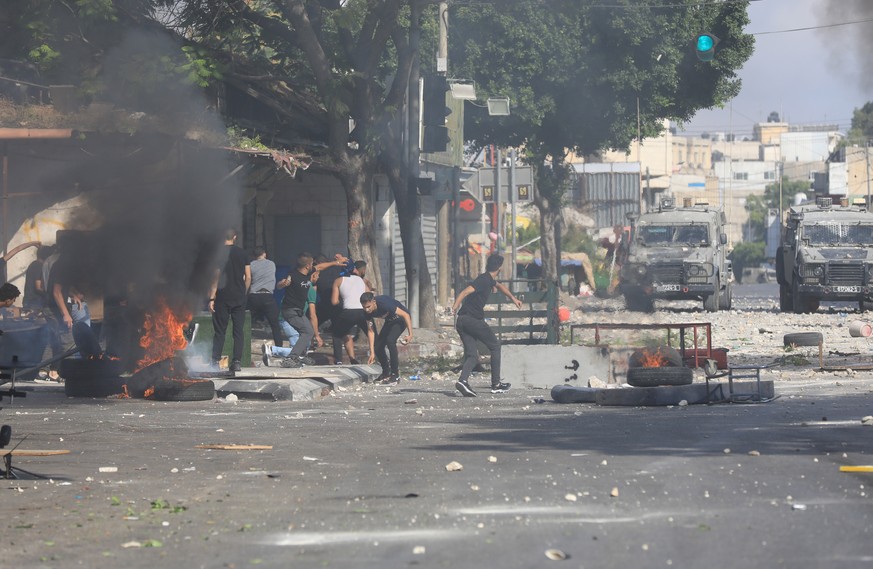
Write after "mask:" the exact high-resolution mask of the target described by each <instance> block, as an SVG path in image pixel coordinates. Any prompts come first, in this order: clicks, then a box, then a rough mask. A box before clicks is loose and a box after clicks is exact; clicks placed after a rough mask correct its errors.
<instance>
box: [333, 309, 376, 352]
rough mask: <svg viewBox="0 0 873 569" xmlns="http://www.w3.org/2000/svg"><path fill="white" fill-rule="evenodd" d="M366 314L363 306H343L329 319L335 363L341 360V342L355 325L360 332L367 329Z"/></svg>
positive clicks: (350, 333)
mask: <svg viewBox="0 0 873 569" xmlns="http://www.w3.org/2000/svg"><path fill="white" fill-rule="evenodd" d="M368 325H369V324H368V323H367V314H366V313H365V312H364V309H363V308H343V309H342V310H341V311H340V312H339V313H338V314H337V313H335V314H334V317H333V319H332V320H331V326H330V335H331V337H332V338H333V359H334V362H336V364H337V365H339V364H341V363H342V361H343V342H344V341H345V338H346V336H351V335H353V334H354V333H355V332H354V330H355V326H357V327H358V328H359V329H360V330H361V332H366V331H367V326H368Z"/></svg>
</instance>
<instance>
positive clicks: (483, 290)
mask: <svg viewBox="0 0 873 569" xmlns="http://www.w3.org/2000/svg"><path fill="white" fill-rule="evenodd" d="M496 284H497V281H495V280H494V277H492V276H491V273H482V274H481V275H479V276H478V277H476V280H474V281H473V282H472V283H470V286H472V287H473V289H474V292H472V293H470V294H469V295H467V297H466V298H465V299H464V304H462V305H461V309H460V310H458V315H459V316H460V315H462V314H463V315H465V316H471V317H473V318H478V319H479V320H484V319H485V305H486V304H488V297H489V296H491V290H492V289H493V288H494V285H496Z"/></svg>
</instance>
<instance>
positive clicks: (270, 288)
mask: <svg viewBox="0 0 873 569" xmlns="http://www.w3.org/2000/svg"><path fill="white" fill-rule="evenodd" d="M236 240H237V233H236V231H235V230H234V229H229V230H228V231H227V233H226V234H225V242H224V249H223V252H222V256H221V261H220V262H219V266H221V267H222V268H221V270H219V271H217V272H216V275H215V279H214V281H213V285H212V288H211V289H210V295H209V304H208V306H209V310H210V312H212V324H213V329H214V336H213V342H212V354H211V355H212V364H213V365H217V364H218V362H219V360H220V358H221V354H222V352H223V350H224V343H225V335H226V333H227V327H228V325H231V326H232V337H233V348H232V355H231V360H230V369H231V371H235V372H236V371H240V370H241V368H242V355H243V342H244V335H243V331H244V319H245V312H246V310H249V311H250V312H251V314H252V317H253V319H263V320H265V321H266V323H267V324H268V325H269V327H270V331H271V335H272V340H271V341H269V342H265V343H264V344H263V346H262V349H263V355H262V358H263V363H264V365H267V366H276V365H278V366H282V367H287V368H296V367H301V366H305V365H315V363H316V361H315V360H314V359H313V358H312V357H311V356H310V354H311V353H312V351H313V350H314V349H317V348H320V347H322V346H324V344H325V342H324V339H323V337H322V333H325V334H329V335H330V338H331V344H332V348H333V361H332V362H331V363H333V364H342V363H343V360H344V356H343V350H345V353H346V356H347V357H348V362H349V363H351V364H357V363H359V360H358V357H357V354H356V352H355V337H356V336H357V334H359V333H363V334H366V336H367V342H368V355H367V363H374V362H375V361H377V360H378V361H379V364H380V365H381V366H382V374H381V375H380V376H379V377H378V378H377V380H376V381H378V382H380V383H383V384H388V385H391V384H396V383H397V382H398V381H399V362H398V356H397V341H398V339H399V337H400V334H402V332H403V331H404V330H407V336H406V338H405V341H407V342H408V341H409V340H411V339H412V321H411V319H410V316H409V311H408V310H407V308H406V307H405V306H403V305H402V304H401V303H399V302H398V301H397V300H395V299H393V298H391V297H389V296H385V295H375V294H374V293H373V290H372V286H371V285H370V283H369V281H367V280H366V270H367V264H366V262H364V261H352V260H350V259H348V258H346V257H345V256H343V255H339V254H337V255H335V256H334V258H333V259H327V258H326V257H324V256H318V257H314V256H313V255H312V254H311V253H306V252H303V253H300V254H298V255H297V260H296V264H295V266H294V267H293V268H292V269H291V271H290V272H289V273H288V275H287V276H286V277H284V278H282V279H279V280H277V278H276V264H275V263H274V262H273V261H271V260H270V259H268V258H267V251H266V250H265V249H264V248H263V247H256V248H255V249H254V250H253V251H252V254H251V255H250V256H247V255H246V253H245V252H244V251H243V249H242V248H240V247H239V246H238V245H237V244H236ZM276 291H283V294H282V301H281V304H279V303H277V302H276V300H275V298H276V295H275V293H276ZM376 318H380V319H384V321H385V323H384V324H383V325H382V327H381V330H380V331H379V333H378V335H377V333H376V328H377V327H376V324H375V323H374V319H376ZM286 341H287V343H288V346H287V347H286V346H285V343H286Z"/></svg>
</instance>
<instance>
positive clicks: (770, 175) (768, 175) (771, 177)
mask: <svg viewBox="0 0 873 569" xmlns="http://www.w3.org/2000/svg"><path fill="white" fill-rule="evenodd" d="M764 179H765V180H775V179H776V172H764Z"/></svg>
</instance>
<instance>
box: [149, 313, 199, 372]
mask: <svg viewBox="0 0 873 569" xmlns="http://www.w3.org/2000/svg"><path fill="white" fill-rule="evenodd" d="M190 321H191V313H190V312H188V311H181V313H179V314H177V313H176V312H174V311H173V310H172V309H171V308H170V307H169V306H167V301H166V300H165V299H163V298H161V299H158V301H157V303H156V305H155V310H153V311H152V312H149V313H147V314H146V317H145V322H144V324H143V330H144V332H143V336H142V338H140V340H139V345H140V346H141V347H142V348H144V349H145V353H144V354H143V357H142V359H141V360H139V361H138V362H137V364H136V365H137V371H139V370H141V369H143V368H144V367H147V366H150V365H152V364H154V363H157V362H160V361H163V360H166V359H170V358H172V357H173V356H174V355H175V354H176V352H177V351H179V350H184V349H185V348H186V347H187V346H188V341H187V340H186V339H185V334H184V333H183V331H182V329H183V328H184V327H185V326H186V325H187V324H188V322H190Z"/></svg>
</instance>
